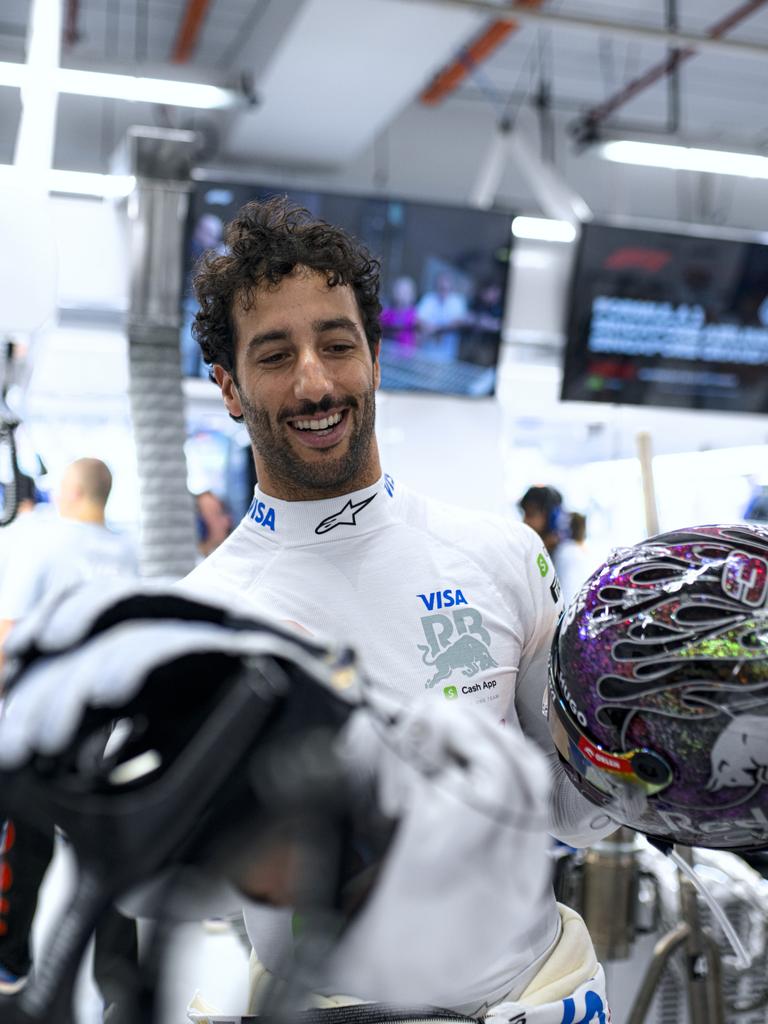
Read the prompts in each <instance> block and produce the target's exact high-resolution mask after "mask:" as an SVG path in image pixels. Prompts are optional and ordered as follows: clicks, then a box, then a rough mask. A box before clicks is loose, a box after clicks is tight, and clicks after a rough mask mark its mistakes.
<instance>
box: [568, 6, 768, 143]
mask: <svg viewBox="0 0 768 1024" xmlns="http://www.w3.org/2000/svg"><path fill="white" fill-rule="evenodd" d="M766 4H768V0H747V2H746V3H743V4H741V6H739V7H737V8H736V9H735V10H733V11H731V12H730V13H729V14H727V15H726V16H725V17H724V18H720V19H719V20H718V21H717V22H715V24H714V25H710V27H709V28H708V29H707V31H706V34H707V37H708V38H710V39H720V38H721V37H722V36H723V35H724V34H725V33H726V32H729V31H730V30H731V29H732V28H734V26H736V25H738V24H739V23H740V22H742V21H744V20H745V19H746V18H748V17H750V15H752V14H754V13H755V12H756V11H759V10H761V9H762V8H764V7H765V6H766ZM696 55H697V51H696V50H694V49H685V50H678V49H674V50H671V51H670V52H669V53H668V54H667V56H666V57H665V58H664V59H663V60H661V61H660V62H659V63H658V64H654V65H653V67H650V68H648V69H647V70H646V71H644V72H643V74H642V75H638V77H637V78H634V79H633V80H632V81H631V82H627V84H626V85H625V86H623V88H621V89H619V91H618V92H617V93H614V95H613V96H610V97H608V99H606V100H603V102H602V103H599V104H598V105H597V106H595V107H592V109H591V110H588V111H587V113H586V114H585V115H584V117H583V118H582V119H581V121H580V124H581V128H580V133H586V134H589V133H592V132H594V131H595V130H596V129H597V126H598V125H599V124H600V123H601V122H603V121H605V120H606V119H607V118H608V117H610V115H611V114H612V113H614V111H616V110H619V109H620V108H621V107H623V106H624V105H625V104H627V103H629V101H630V100H632V99H634V98H635V96H638V95H639V94H640V93H641V92H644V91H645V90H646V89H648V88H649V87H650V86H651V85H654V84H655V83H656V82H658V81H659V80H660V79H662V78H665V77H666V76H668V75H672V76H673V80H674V75H675V74H676V73H677V71H678V70H679V67H680V65H681V64H682V63H684V62H685V61H687V60H690V59H691V57H695V56H696Z"/></svg>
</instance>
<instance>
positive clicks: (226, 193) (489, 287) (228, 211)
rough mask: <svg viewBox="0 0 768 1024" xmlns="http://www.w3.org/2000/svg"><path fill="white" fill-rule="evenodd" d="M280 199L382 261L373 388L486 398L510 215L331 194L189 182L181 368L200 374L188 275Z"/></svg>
mask: <svg viewBox="0 0 768 1024" xmlns="http://www.w3.org/2000/svg"><path fill="white" fill-rule="evenodd" d="M286 193H287V194H288V195H289V196H290V198H291V199H293V200H295V201H296V202H297V203H299V204H300V205H301V206H303V207H305V208H306V209H308V210H309V211H310V212H311V213H312V214H313V215H314V216H317V217H319V218H321V219H323V220H325V221H328V222H329V223H331V224H337V225H339V226H341V227H343V228H345V229H346V230H347V231H349V232H350V233H351V234H353V235H354V236H355V237H356V238H358V239H359V240H360V241H361V242H363V243H364V244H365V245H366V247H367V248H368V249H369V250H370V252H371V253H372V254H373V255H374V256H376V257H377V258H378V259H380V260H381V265H382V274H381V302H382V306H383V310H382V315H381V322H382V332H383V339H382V347H381V356H380V359H381V368H382V381H381V386H382V388H385V389H389V390H393V391H432V392H436V393H440V394H456V395H470V396H485V395H492V394H494V392H495V387H496V367H497V362H498V357H499V348H500V344H501V331H502V325H503V322H504V314H505V301H506V295H507V278H508V273H509V261H510V248H511V244H512V233H511V222H512V215H511V214H504V213H499V212H496V211H487V210H474V209H468V208H464V207H456V206H445V205H438V204H436V203H421V202H411V201H406V200H401V199H390V198H382V197H380V196H376V197H370V196H351V195H336V194H332V193H325V192H308V191H303V190H300V189H292V188H291V189H285V188H284V187H277V186H274V185H242V184H238V185H231V184H223V183H212V182H198V183H197V185H196V187H195V190H194V192H193V194H192V197H191V202H190V214H189V222H188V230H187V236H186V251H185V254H184V261H185V280H186V286H185V295H184V302H183V305H184V309H183V319H184V323H183V327H182V339H181V344H182V364H183V371H184V373H185V375H186V376H206V375H207V368H206V367H205V366H204V365H203V363H202V359H201V357H200V353H199V350H198V348H197V345H196V344H195V342H194V339H193V338H192V337H191V334H190V327H191V323H192V319H193V317H194V314H195V311H196V303H195V300H194V298H193V295H192V287H191V281H192V273H193V268H194V265H195V262H196V260H197V259H198V258H199V256H200V255H201V253H202V252H203V251H204V250H206V249H209V248H216V247H217V246H222V248H223V241H222V238H223V230H224V225H225V224H226V223H227V221H229V220H230V219H231V218H232V217H233V216H234V214H235V213H236V212H237V210H238V209H239V208H240V207H241V206H242V205H243V204H244V203H246V202H248V201H249V200H252V199H264V198H266V197H268V196H270V195H275V194H286Z"/></svg>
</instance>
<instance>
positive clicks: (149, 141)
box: [126, 127, 199, 579]
mask: <svg viewBox="0 0 768 1024" xmlns="http://www.w3.org/2000/svg"><path fill="white" fill-rule="evenodd" d="M198 146H199V139H198V136H197V134H196V133H195V132H188V131H174V130H171V129H157V128H137V127H134V128H131V129H129V132H128V138H127V140H126V154H127V162H128V170H129V171H130V173H131V174H133V175H134V176H135V177H136V182H137V184H136V189H135V191H134V192H133V193H132V195H131V196H130V197H129V199H128V215H129V223H130V247H131V283H130V284H131V287H130V306H129V314H128V364H129V380H130V388H129V390H130V404H131V415H132V419H133V430H134V436H135V441H136V459H137V466H138V475H139V525H140V539H141V569H142V575H144V576H154V577H158V576H159V577H165V578H172V579H178V578H180V577H181V576H184V575H186V574H187V573H188V572H189V571H190V570H191V569H192V568H193V567H194V565H195V560H196V549H195V515H194V506H193V500H192V496H191V494H190V493H189V491H188V489H187V463H186V459H185V456H184V442H185V440H186V421H185V412H184V395H183V392H182V387H181V355H180V349H179V326H180V316H179V309H180V299H181V286H182V271H181V252H182V246H183V233H184V225H185V223H186V214H187V204H188V198H189V189H190V172H191V169H192V165H193V162H194V159H195V157H196V154H197V147H198Z"/></svg>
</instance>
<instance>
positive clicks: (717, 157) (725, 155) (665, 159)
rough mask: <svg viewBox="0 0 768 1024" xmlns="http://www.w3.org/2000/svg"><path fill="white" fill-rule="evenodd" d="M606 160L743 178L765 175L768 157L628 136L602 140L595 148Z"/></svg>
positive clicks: (767, 170) (765, 176)
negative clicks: (627, 137)
mask: <svg viewBox="0 0 768 1024" xmlns="http://www.w3.org/2000/svg"><path fill="white" fill-rule="evenodd" d="M595 148H596V150H597V152H598V154H599V155H600V156H601V157H603V158H604V159H606V160H612V161H614V162H615V163H621V164H638V165H640V166H641V167H665V168H668V169H669V170H674V171H704V172H707V173H710V174H736V175H739V176H741V177H744V178H768V157H765V156H758V155H757V154H756V153H733V152H728V151H726V150H722V149H697V148H694V147H692V146H670V145H668V144H662V143H658V142H633V141H630V140H628V139H622V140H616V141H613V142H602V143H600V144H599V145H598V146H597V147H595Z"/></svg>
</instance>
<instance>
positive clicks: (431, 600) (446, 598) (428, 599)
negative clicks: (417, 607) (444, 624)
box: [418, 590, 467, 612]
mask: <svg viewBox="0 0 768 1024" xmlns="http://www.w3.org/2000/svg"><path fill="white" fill-rule="evenodd" d="M418 596H419V597H420V598H421V600H422V601H423V602H424V607H425V608H426V609H427V611H428V612H431V611H434V609H435V608H453V606H454V605H455V604H466V603H467V599H466V597H464V595H463V594H462V592H461V591H460V590H433V591H432V592H431V593H429V594H419V595H418Z"/></svg>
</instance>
